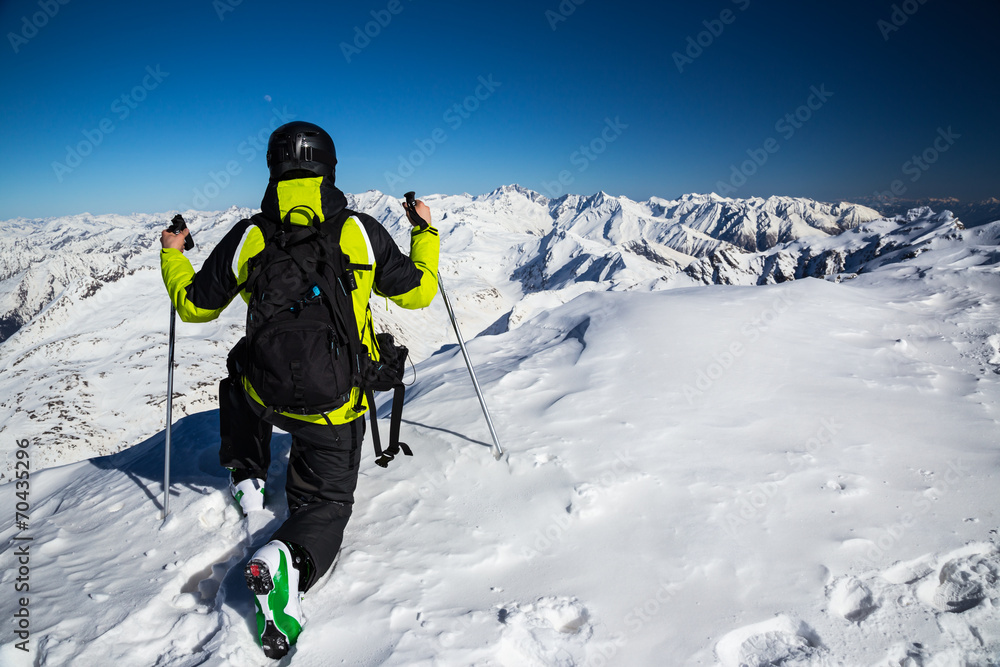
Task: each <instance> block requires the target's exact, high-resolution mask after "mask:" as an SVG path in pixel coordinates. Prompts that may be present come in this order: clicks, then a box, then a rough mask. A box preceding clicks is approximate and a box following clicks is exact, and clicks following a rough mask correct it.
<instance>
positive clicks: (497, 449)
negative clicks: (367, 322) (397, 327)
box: [403, 192, 503, 461]
mask: <svg viewBox="0 0 1000 667" xmlns="http://www.w3.org/2000/svg"><path fill="white" fill-rule="evenodd" d="M416 196H417V195H416V193H415V192H407V193H406V194H405V195H404V197H406V203H405V204H404V205H403V208H404V209H405V210H406V217H407V218H409V219H410V222H412V223H413V224H414V225H416V226H417V227H418V228H420V229H424V228H426V227H427V221H426V220H424V219H423V218H421V217H420V216H419V215H418V214H417V211H416V209H414V206H415V205H416V202H415V201H414V198H415V197H416ZM438 287H440V288H441V298H443V299H444V307H445V308H446V309H447V310H448V317H450V318H451V326H453V327H454V328H455V337H456V338H458V346H459V347H460V348H461V349H462V356H463V357H465V365H466V366H468V367H469V376H470V377H471V378H472V386H473V387H475V388H476V397H477V398H478V399H479V405H481V406H482V408H483V415H484V416H485V417H486V425H487V426H489V428H490V436H492V438H493V458H494V459H496V460H497V461H499V460H500V457H501V456H503V448H502V447H501V446H500V439H499V438H497V430H496V429H495V428H494V427H493V419H491V418H490V410H489V408H487V407H486V399H485V398H483V390H482V388H481V387H480V386H479V380H478V379H476V369H475V368H473V367H472V359H470V358H469V351H468V350H467V349H466V347H465V339H464V338H462V332H461V330H460V329H459V328H458V319H456V317H455V311H454V310H453V309H452V307H451V301H450V300H449V299H448V293H447V292H446V291H445V289H444V281H443V280H442V279H441V272H440V271H438Z"/></svg>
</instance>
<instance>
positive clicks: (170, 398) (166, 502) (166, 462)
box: [161, 214, 194, 521]
mask: <svg viewBox="0 0 1000 667" xmlns="http://www.w3.org/2000/svg"><path fill="white" fill-rule="evenodd" d="M170 222H171V225H170V227H169V228H168V229H169V231H170V232H172V233H174V234H180V233H181V232H183V231H184V230H185V229H187V224H186V223H185V222H184V218H182V217H181V216H180V214H177V215H175V216H174V219H173V220H171V221H170ZM193 247H194V238H192V236H191V232H188V235H187V238H185V239H184V249H185V250H190V249H191V248H193ZM176 325H177V309H176V308H174V303H173V301H171V302H170V343H169V346H168V348H167V433H166V438H165V440H164V452H163V516H162V517H161V518H162V519H163V520H164V521H166V520H167V515H168V514H169V513H170V432H171V431H172V430H173V423H174V415H173V413H174V339H175V338H176V336H175V335H174V332H175V330H176Z"/></svg>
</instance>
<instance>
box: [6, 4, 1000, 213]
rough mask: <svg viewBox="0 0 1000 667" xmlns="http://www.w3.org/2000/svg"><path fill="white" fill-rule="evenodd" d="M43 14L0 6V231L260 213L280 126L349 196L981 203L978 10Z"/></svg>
mask: <svg viewBox="0 0 1000 667" xmlns="http://www.w3.org/2000/svg"><path fill="white" fill-rule="evenodd" d="M578 2H579V3H581V4H576V3H578ZM59 3H60V0H33V1H32V0H9V1H5V2H3V3H0V28H2V31H3V34H4V41H3V44H2V45H0V77H2V79H0V82H2V90H3V91H4V95H3V96H2V99H0V108H2V117H3V124H2V126H0V133H2V137H0V139H2V140H0V156H2V159H0V219H9V218H12V217H17V216H24V217H45V216H55V215H65V214H72V213H81V212H85V211H87V212H91V213H95V214H101V213H130V212H150V213H152V212H165V211H169V210H173V209H181V210H185V209H188V208H197V209H205V210H218V209H224V208H227V207H229V206H231V205H233V204H237V205H241V206H257V205H259V202H260V197H261V195H262V193H263V190H264V187H265V185H266V182H267V169H266V165H265V161H264V156H263V150H260V151H258V149H257V147H258V146H259V144H256V142H257V139H256V138H255V137H258V136H259V137H260V138H261V139H262V140H263V142H264V143H266V137H267V135H268V133H269V131H270V129H271V128H273V127H274V126H275V125H276V124H277V122H278V119H298V120H308V121H311V122H314V123H317V124H319V125H321V126H323V127H324V128H326V129H327V130H328V131H329V132H330V134H331V135H332V136H333V138H334V141H335V142H336V144H337V151H338V157H339V159H340V164H339V165H338V184H339V185H340V187H341V188H342V189H344V190H346V191H348V192H363V191H365V190H368V189H372V188H375V189H379V190H382V191H384V192H387V193H389V194H393V195H401V194H402V193H403V192H405V191H407V190H411V189H412V190H416V191H417V192H418V193H424V194H426V193H431V192H436V193H461V192H469V193H472V194H479V193H483V192H488V191H490V190H492V189H494V188H496V187H497V186H499V185H503V184H508V183H519V184H521V185H524V186H526V187H530V188H532V189H535V190H538V191H539V192H542V193H543V194H548V195H557V194H559V193H560V192H563V191H568V192H573V193H579V194H592V193H594V192H597V191H599V190H604V191H605V192H608V193H611V194H616V195H626V196H628V197H631V198H633V199H645V198H648V197H650V196H654V195H655V196H660V197H666V198H674V197H678V196H680V195H682V194H684V193H688V192H709V191H716V192H719V191H720V189H722V190H724V191H725V187H720V184H721V185H722V186H728V187H729V188H731V190H728V191H725V192H724V193H725V194H728V195H730V196H737V197H746V196H752V195H763V196H766V195H771V194H781V195H794V196H806V197H813V198H816V199H821V200H833V199H850V198H852V197H858V196H863V195H872V194H873V193H875V192H876V191H878V192H882V191H890V190H891V188H892V186H893V184H894V183H896V188H897V193H896V194H902V196H904V197H906V198H915V197H926V196H936V197H944V196H954V197H958V198H960V199H980V198H985V197H988V196H1000V179H998V176H1000V132H998V129H997V122H996V116H997V112H996V102H995V97H996V94H995V90H996V86H997V82H998V72H1000V55H998V52H997V49H996V41H995V31H996V29H997V27H998V20H997V19H998V18H1000V7H998V3H997V2H995V1H990V2H984V1H982V0H977V1H976V2H971V1H968V2H967V1H963V2H944V1H943V0H924V2H923V3H921V2H920V0H906V1H905V2H904V1H897V2H895V3H893V2H889V1H885V2H871V1H864V2H861V1H855V2H846V3H844V2H837V3H832V2H823V3H807V2H801V1H796V2H764V1H763V0H713V1H706V2H685V3H680V2H669V3H649V2H634V1H633V0H621V1H619V2H614V3H610V2H607V1H606V0H584V1H582V2H581V0H575V1H574V0H539V1H538V2H526V1H521V0H507V1H505V2H495V1H494V2H490V1H486V2H475V3H471V2H431V1H429V0H369V1H366V2H356V3H329V2H303V1H298V2H296V1H291V2H284V3H281V4H280V5H279V3H265V2H263V1H261V0H215V2H213V0H198V1H197V2H191V1H186V0H179V1H178V0H174V1H171V2H164V1H159V0H150V1H148V2H135V1H134V0H130V1H128V2H122V1H118V0H108V1H105V2H100V3H93V2H83V1H82V0H68V1H67V2H66V4H59ZM366 32H367V33H368V34H365V33H366ZM484 82H485V83H484ZM810 106H811V107H812V108H810ZM789 114H790V116H788V115H789ZM581 148H583V149H584V150H581ZM914 156H917V157H918V158H919V160H918V161H914V160H913V158H914ZM925 159H926V160H927V162H925V161H924V160H925ZM754 160H756V162H755V161H754ZM560 181H561V182H560Z"/></svg>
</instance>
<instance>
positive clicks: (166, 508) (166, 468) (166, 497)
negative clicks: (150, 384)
mask: <svg viewBox="0 0 1000 667" xmlns="http://www.w3.org/2000/svg"><path fill="white" fill-rule="evenodd" d="M176 323H177V309H176V308H174V304H173V303H171V304H170V346H169V350H168V352H167V437H166V443H165V445H164V449H165V451H164V453H163V516H162V517H161V518H162V519H163V520H164V521H166V520H167V514H169V513H170V431H171V427H172V426H173V423H174V420H173V407H174V329H175V325H176Z"/></svg>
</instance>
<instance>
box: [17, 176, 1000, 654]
mask: <svg viewBox="0 0 1000 667" xmlns="http://www.w3.org/2000/svg"><path fill="white" fill-rule="evenodd" d="M349 200H350V205H351V207H352V208H355V209H357V210H362V211H365V212H367V213H369V214H371V215H373V216H375V217H376V218H378V219H380V220H382V221H383V222H384V224H386V226H387V227H388V228H389V229H390V231H391V232H392V233H393V235H394V237H395V238H396V240H397V242H398V243H399V244H400V245H401V247H403V248H406V247H407V236H408V228H409V226H408V224H407V223H406V222H405V220H404V219H403V210H402V208H401V206H400V204H399V201H398V200H396V199H394V198H391V197H388V196H387V195H385V194H383V193H380V192H377V191H369V192H366V193H363V194H359V195H353V196H349ZM424 200H425V201H427V202H428V204H429V205H430V206H431V210H432V212H433V215H434V218H435V225H436V226H438V227H439V229H440V230H441V237H442V261H441V273H442V277H443V280H444V282H445V285H446V288H447V290H448V295H449V296H450V297H451V300H452V302H453V304H454V306H455V309H456V313H457V316H458V319H459V321H460V323H461V325H462V329H463V332H464V334H465V337H466V338H467V339H468V340H469V348H470V353H471V354H472V357H473V360H474V362H475V363H476V366H477V371H478V374H479V379H480V381H481V382H482V384H483V388H484V390H485V393H486V397H487V400H488V401H489V402H490V407H491V411H492V412H493V418H494V421H495V422H496V423H497V426H498V430H499V432H500V437H501V440H502V441H503V442H504V445H505V448H506V449H507V450H508V454H507V456H506V457H505V459H504V460H503V461H501V462H499V463H498V462H494V461H493V459H492V457H490V456H489V449H488V445H487V443H488V441H489V436H488V434H487V432H486V428H485V424H484V423H483V420H482V414H481V412H479V406H478V403H477V402H476V399H475V394H474V393H473V392H472V390H471V386H470V385H469V380H468V374H467V372H466V369H465V366H464V363H463V361H462V358H461V356H460V355H459V354H457V350H456V346H455V345H454V342H453V333H452V332H451V330H450V324H449V320H448V317H447V314H446V313H445V311H444V307H443V304H442V303H441V300H440V299H436V300H435V303H434V304H433V305H432V306H431V307H430V308H428V309H425V310H423V311H416V312H409V311H406V312H403V311H399V310H398V309H395V308H393V309H391V310H389V309H387V305H386V304H385V303H384V302H379V301H377V300H376V301H373V310H374V312H375V318H376V322H377V323H378V326H379V328H381V329H387V330H390V331H393V332H394V333H395V334H396V335H397V337H399V338H400V339H402V341H403V342H404V343H405V344H406V345H407V346H408V347H409V348H410V350H411V353H412V356H413V361H414V374H415V375H414V378H413V384H412V386H411V387H410V389H409V390H408V398H407V407H406V410H405V411H404V420H405V423H404V433H403V439H404V440H407V441H408V442H409V443H410V444H411V445H412V446H413V447H414V450H415V454H416V455H415V456H414V457H413V458H412V459H411V458H405V459H399V460H397V461H396V462H394V463H393V465H392V466H391V467H390V468H389V469H388V470H382V469H381V468H378V467H376V466H374V465H373V463H372V461H370V460H369V458H370V457H367V458H366V459H365V462H364V463H363V464H362V481H361V485H360V486H359V491H358V497H357V503H356V507H355V514H354V518H353V519H352V523H351V524H350V525H349V526H348V532H347V536H346V541H345V548H344V551H343V552H342V553H341V556H340V560H339V563H338V565H337V567H336V568H335V570H334V571H333V573H332V574H330V575H328V576H327V577H326V578H325V579H324V580H323V581H321V582H320V585H319V586H317V587H316V589H314V591H311V592H310V595H309V597H307V599H306V601H305V602H304V603H303V604H304V610H305V613H306V618H307V628H306V631H305V632H304V633H303V635H302V639H301V641H300V643H299V645H298V646H297V648H296V653H295V654H294V655H293V658H292V661H293V662H294V664H296V665H326V664H331V662H336V663H338V664H340V663H343V664H352V665H355V664H356V665H379V664H388V665H412V664H441V665H470V664H476V665H503V666H505V667H506V666H510V667H513V666H515V665H516V666H518V667H521V666H523V665H531V666H533V665H565V666H568V665H612V664H623V665H664V664H666V665H688V664H702V665H719V666H721V667H742V665H757V666H764V665H798V666H806V665H811V666H818V665H824V666H827V665H829V666H832V665H879V666H884V667H890V666H891V667H904V666H905V667H912V666H914V665H918V666H922V667H931V666H935V667H937V666H944V665H994V664H997V658H998V656H1000V611H998V610H1000V540H998V537H997V530H998V529H1000V516H998V514H997V509H996V503H995V498H996V479H997V473H998V472H1000V456H998V454H997V449H996V444H995V443H996V435H997V430H998V427H1000V409H998V406H1000V377H998V375H1000V320H998V318H997V314H998V313H1000V251H998V250H997V245H998V242H1000V221H997V222H994V223H989V224H984V225H980V226H977V227H975V228H971V229H967V228H965V225H963V223H962V221H961V220H960V219H959V218H957V217H956V216H955V215H953V213H952V212H949V211H945V210H940V211H938V210H933V209H931V208H926V207H925V208H916V209H913V210H909V211H907V212H906V213H905V214H903V215H898V216H894V217H888V218H887V217H882V216H881V215H879V214H878V213H877V212H875V211H874V210H872V209H869V208H865V207H864V206H858V205H854V204H824V203H819V202H814V201H811V200H807V199H796V198H789V197H770V198H767V199H759V198H757V199H748V200H734V199H726V198H722V197H718V196H716V195H686V196H684V197H682V198H680V199H678V200H673V201H668V200H663V199H658V198H653V199H650V200H648V201H645V202H634V201H631V200H629V199H627V198H624V197H613V196H610V195H607V194H605V193H598V194H596V195H593V196H590V197H582V196H576V195H570V196H566V197H562V198H559V199H555V200H550V199H548V198H546V197H544V196H542V195H540V194H538V193H536V192H533V191H530V190H526V189H524V188H521V187H519V186H504V187H502V188H499V189H497V190H495V191H493V192H491V193H488V194H485V195H479V196H471V195H467V194H465V195H433V196H428V197H424ZM173 213H174V212H170V213H166V214H163V215H158V216H154V215H135V216H94V215H90V214H81V215H78V216H70V217H66V218H58V219H49V220H41V221H32V220H14V221H9V222H6V223H3V225H4V231H5V234H4V235H3V238H0V326H2V331H0V334H2V336H0V340H2V342H0V396H3V402H2V404H0V453H2V454H3V460H2V462H0V463H2V466H0V475H2V476H0V507H6V508H8V509H9V511H8V515H9V516H10V519H11V520H10V521H9V522H8V520H6V519H5V520H4V521H3V522H0V553H2V555H3V557H4V558H10V557H12V556H13V554H14V553H15V549H16V548H17V545H18V544H19V543H18V542H17V541H15V540H16V538H18V537H20V536H24V535H29V536H30V537H31V544H32V547H31V549H32V551H31V554H32V555H31V574H32V575H33V577H32V580H31V585H32V591H31V601H30V613H31V626H30V642H29V644H30V652H27V653H26V652H23V651H21V650H20V648H18V647H17V644H16V642H17V641H19V640H18V639H16V638H15V635H14V634H13V633H11V632H8V633H7V634H4V635H2V636H0V664H3V665H8V664H10V665H22V664H24V665H27V664H32V665H63V664H73V665H105V664H112V663H113V664H122V665H149V664H159V665H163V666H169V667H189V666H191V667H193V666H194V665H233V666H236V665H239V666H241V667H242V666H245V665H263V664H267V660H266V659H265V658H264V657H263V655H262V654H261V653H260V650H259V648H258V647H256V646H255V645H254V641H253V629H252V628H251V627H250V622H249V621H248V620H247V619H248V610H249V609H250V608H251V601H250V599H249V596H248V595H247V593H246V590H245V588H242V584H241V581H240V579H241V574H240V573H241V567H242V562H244V561H245V558H246V555H247V553H248V551H249V550H251V549H253V548H254V547H255V546H259V545H260V544H262V543H263V541H266V537H267V535H268V534H269V531H271V530H273V528H274V527H275V526H276V525H277V523H278V522H280V520H281V519H282V517H283V516H284V513H286V512H287V507H286V506H285V505H284V498H283V497H282V495H281V494H280V492H278V493H276V494H275V495H274V496H273V497H271V499H269V502H268V508H267V510H266V511H265V512H264V513H261V516H259V517H255V518H254V519H253V521H250V522H246V521H244V520H242V519H241V518H240V516H239V515H238V513H237V511H236V510H235V508H234V507H233V506H232V505H231V503H230V502H229V499H228V498H227V496H226V491H225V487H226V481H225V477H224V476H223V474H222V472H221V471H220V470H219V468H218V465H217V462H216V458H215V457H216V452H215V448H216V443H217V441H218V415H217V412H216V411H217V405H216V399H215V391H216V387H217V383H218V381H219V379H220V378H221V377H223V375H224V373H225V369H224V363H225V355H226V352H227V351H228V349H229V348H230V347H231V346H232V345H233V344H234V343H235V342H236V340H237V339H238V338H239V337H240V336H241V335H242V329H243V325H244V316H245V311H244V309H243V308H241V307H239V306H234V307H231V308H230V309H229V310H227V311H226V312H225V313H224V315H223V316H222V317H221V318H220V319H219V320H217V321H215V322H213V323H210V324H201V325H195V324H190V325H189V324H183V323H178V327H177V370H176V372H175V397H174V400H173V405H174V419H175V427H174V436H175V447H176V451H175V456H174V475H175V477H174V479H175V485H174V488H173V492H172V500H171V508H172V515H171V518H170V519H169V520H168V521H167V522H166V523H164V524H163V525H161V524H160V522H159V518H158V514H159V512H158V503H159V500H158V499H159V495H160V494H161V493H162V489H161V488H160V483H161V479H162V477H161V476H162V472H163V470H162V464H163V460H162V455H163V429H164V424H163V414H164V408H165V401H166V396H165V380H166V347H167V335H166V331H167V327H168V324H169V320H168V302H167V300H166V295H165V292H164V289H163V286H162V281H161V280H160V276H159V268H158V247H159V243H158V237H159V231H160V230H161V229H162V228H163V227H164V226H165V225H166V221H167V220H169V219H170V218H171V217H172V215H173ZM251 213H252V211H251V210H249V209H239V208H232V209H229V210H227V211H222V212H213V213H204V212H196V211H189V212H184V215H185V218H186V219H187V220H188V224H189V226H190V228H191V229H192V230H193V232H194V235H195V240H196V242H197V246H196V248H195V249H194V250H193V251H191V252H190V253H189V256H190V257H191V259H192V262H193V264H194V265H195V267H198V266H199V265H200V264H201V262H203V261H204V259H205V258H206V257H207V254H208V252H209V251H210V250H211V248H212V247H213V246H214V245H215V243H216V242H217V241H218V240H219V239H221V237H222V236H223V235H224V234H225V233H226V231H228V229H229V228H230V227H231V226H232V224H233V223H235V222H236V221H237V220H239V219H241V218H243V217H246V216H248V215H250V214H251ZM817 278H818V280H817ZM385 407H386V406H383V409H385ZM18 443H26V444H27V443H30V470H31V487H30V489H31V490H30V497H29V498H28V500H22V502H29V504H30V508H31V511H30V512H28V513H27V514H29V515H30V520H29V521H27V525H25V526H18V525H16V523H15V522H14V521H13V519H14V511H13V508H15V507H16V505H17V502H18V500H19V496H18V495H17V493H18V487H16V486H15V483H14V481H12V480H13V476H14V472H15V471H16V470H17V467H16V465H17V461H18V460H20V459H19V458H18V454H17V452H18V451H21V450H23V451H29V450H28V446H25V447H22V446H20V445H19V444H18ZM289 445H290V442H289V439H288V437H287V436H279V437H277V438H276V442H275V444H274V447H275V463H274V465H273V466H272V471H271V473H272V476H273V480H271V481H273V483H274V485H275V487H276V488H278V489H280V485H281V481H282V479H283V475H284V470H283V466H282V463H281V462H282V459H283V457H284V456H286V455H287V450H288V447H289ZM6 562H10V561H6ZM16 575H17V572H16V570H15V569H14V568H8V569H7V570H5V573H4V574H3V575H2V576H0V587H5V588H6V589H7V590H9V591H14V590H15V584H16ZM18 597H19V596H18V595H14V594H11V595H5V596H3V598H2V599H3V602H2V603H0V614H2V615H4V616H6V617H7V618H12V617H15V614H17V613H18V612H19V610H20V609H23V608H25V606H24V603H22V602H20V601H19V600H18Z"/></svg>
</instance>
